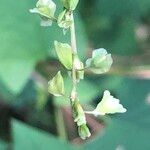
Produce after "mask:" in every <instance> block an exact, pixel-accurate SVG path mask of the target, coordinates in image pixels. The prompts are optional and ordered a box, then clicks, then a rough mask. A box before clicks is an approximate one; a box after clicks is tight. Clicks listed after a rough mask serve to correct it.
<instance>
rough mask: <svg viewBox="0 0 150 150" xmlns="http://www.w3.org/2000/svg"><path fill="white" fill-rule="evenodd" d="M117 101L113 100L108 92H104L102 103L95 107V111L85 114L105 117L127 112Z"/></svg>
mask: <svg viewBox="0 0 150 150" xmlns="http://www.w3.org/2000/svg"><path fill="white" fill-rule="evenodd" d="M119 102H120V101H119V99H116V98H114V97H113V96H112V95H111V94H110V92H109V91H107V90H106V91H105V92H104V95H103V98H102V101H101V102H100V103H99V104H98V105H97V107H96V109H95V110H94V111H92V112H85V113H89V114H93V115H95V116H97V115H105V114H114V113H125V112H126V111H127V110H126V109H125V108H124V107H123V106H122V105H121V104H120V103H119Z"/></svg>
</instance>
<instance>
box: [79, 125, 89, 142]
mask: <svg viewBox="0 0 150 150" xmlns="http://www.w3.org/2000/svg"><path fill="white" fill-rule="evenodd" d="M78 133H79V136H80V137H81V138H82V139H83V140H85V139H86V138H88V137H90V136H91V133H90V131H89V128H88V127H87V125H86V124H82V125H81V126H79V127H78Z"/></svg>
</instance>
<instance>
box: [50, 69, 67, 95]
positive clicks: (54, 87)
mask: <svg viewBox="0 0 150 150" xmlns="http://www.w3.org/2000/svg"><path fill="white" fill-rule="evenodd" d="M48 92H49V93H51V94H53V95H54V96H63V95H64V94H65V91H64V80H63V77H62V75H61V73H60V71H59V72H58V73H57V74H56V76H55V77H54V78H53V79H52V80H50V81H49V82H48Z"/></svg>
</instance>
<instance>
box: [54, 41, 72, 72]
mask: <svg viewBox="0 0 150 150" xmlns="http://www.w3.org/2000/svg"><path fill="white" fill-rule="evenodd" d="M54 45H55V50H56V52H57V55H58V58H59V61H60V62H61V63H62V64H63V65H64V66H65V67H66V68H67V69H69V70H71V69H72V51H71V46H70V45H68V44H66V43H60V42H57V41H55V42H54Z"/></svg>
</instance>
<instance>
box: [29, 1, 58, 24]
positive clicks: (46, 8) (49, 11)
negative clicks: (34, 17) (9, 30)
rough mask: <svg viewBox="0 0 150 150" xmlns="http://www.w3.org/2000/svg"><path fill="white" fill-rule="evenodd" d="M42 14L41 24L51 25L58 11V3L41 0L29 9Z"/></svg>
mask: <svg viewBox="0 0 150 150" xmlns="http://www.w3.org/2000/svg"><path fill="white" fill-rule="evenodd" d="M29 11H30V12H31V13H37V14H39V15H40V16H41V20H42V21H41V26H51V25H52V21H53V19H54V14H55V11H56V4H55V3H54V2H53V1H52V0H39V1H38V2H37V3H36V8H33V9H30V10H29Z"/></svg>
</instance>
